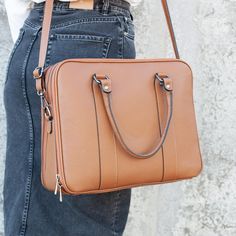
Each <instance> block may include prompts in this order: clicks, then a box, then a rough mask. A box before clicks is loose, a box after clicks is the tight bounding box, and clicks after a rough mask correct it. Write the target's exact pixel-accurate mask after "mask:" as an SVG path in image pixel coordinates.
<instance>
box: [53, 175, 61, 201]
mask: <svg viewBox="0 0 236 236" xmlns="http://www.w3.org/2000/svg"><path fill="white" fill-rule="evenodd" d="M61 188H62V184H61V182H60V175H59V174H56V186H55V191H54V194H55V195H57V193H58V189H59V201H60V202H62V189H61Z"/></svg>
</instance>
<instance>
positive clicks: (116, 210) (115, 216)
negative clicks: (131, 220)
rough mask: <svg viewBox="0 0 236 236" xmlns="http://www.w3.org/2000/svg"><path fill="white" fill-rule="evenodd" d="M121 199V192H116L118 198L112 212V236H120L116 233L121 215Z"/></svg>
mask: <svg viewBox="0 0 236 236" xmlns="http://www.w3.org/2000/svg"><path fill="white" fill-rule="evenodd" d="M120 199H121V191H118V192H116V197H115V200H114V202H115V204H114V207H113V212H112V234H113V235H114V236H117V235H118V232H117V231H116V224H117V220H118V215H119V205H120Z"/></svg>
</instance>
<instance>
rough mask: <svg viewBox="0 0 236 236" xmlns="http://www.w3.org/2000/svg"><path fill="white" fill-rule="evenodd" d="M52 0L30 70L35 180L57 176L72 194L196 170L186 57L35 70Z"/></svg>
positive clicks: (51, 184) (71, 63) (50, 184)
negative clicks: (36, 112)
mask: <svg viewBox="0 0 236 236" xmlns="http://www.w3.org/2000/svg"><path fill="white" fill-rule="evenodd" d="M52 2H53V1H46V7H45V18H44V22H43V35H42V41H41V48H40V59H39V67H38V68H36V69H35V71H34V77H35V79H36V89H37V91H38V94H39V95H41V99H42V117H41V118H42V119H41V120H42V121H41V122H42V137H41V140H42V141H41V145H42V147H41V150H42V153H41V155H42V162H41V165H42V166H41V179H42V183H43V186H44V187H45V188H47V189H48V190H50V191H54V189H55V186H57V183H58V182H57V181H58V179H57V177H58V176H59V178H60V185H59V187H61V188H62V191H63V192H64V193H67V194H76V195H79V194H85V193H102V192H109V191H115V190H118V189H125V188H131V187H137V186H143V185H150V184H160V183H168V182H174V181H177V180H183V179H190V178H192V177H195V176H197V175H198V174H199V173H200V172H201V170H202V167H203V165H202V158H201V152H200V147H199V140H198V133H197V126H196V118H195V111H194V103H193V77H192V71H191V68H190V67H189V65H188V64H187V63H186V62H184V61H182V60H180V59H80V58H78V59H68V60H64V61H62V62H59V63H57V64H55V65H53V66H50V67H48V68H46V69H45V71H44V72H43V73H41V68H43V65H44V61H45V53H46V50H47V40H48V32H49V28H50V19H51V11H52ZM162 3H163V7H164V9H165V13H166V16H167V22H169V23H168V25H169V29H170V32H172V33H173V28H172V24H171V20H170V15H169V11H168V8H167V3H166V1H162ZM173 38H174V33H173V35H172V42H173ZM173 45H174V49H177V45H176V43H175V44H174V43H173ZM175 52H176V57H177V58H178V55H179V54H178V50H175ZM41 75H43V76H41Z"/></svg>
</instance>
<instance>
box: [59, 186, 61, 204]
mask: <svg viewBox="0 0 236 236" xmlns="http://www.w3.org/2000/svg"><path fill="white" fill-rule="evenodd" d="M61 187H62V185H61V184H60V185H59V201H60V202H62V191H61Z"/></svg>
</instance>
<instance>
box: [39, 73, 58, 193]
mask: <svg viewBox="0 0 236 236" xmlns="http://www.w3.org/2000/svg"><path fill="white" fill-rule="evenodd" d="M46 79H49V78H48V77H46ZM41 122H42V125H41V128H42V129H41V146H42V148H41V152H42V153H41V161H42V163H41V181H42V184H43V186H44V187H45V188H46V189H48V190H51V191H54V188H55V185H56V174H57V161H56V146H55V144H56V140H55V129H54V127H52V133H48V125H49V124H48V121H47V120H46V118H45V116H44V113H41Z"/></svg>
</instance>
